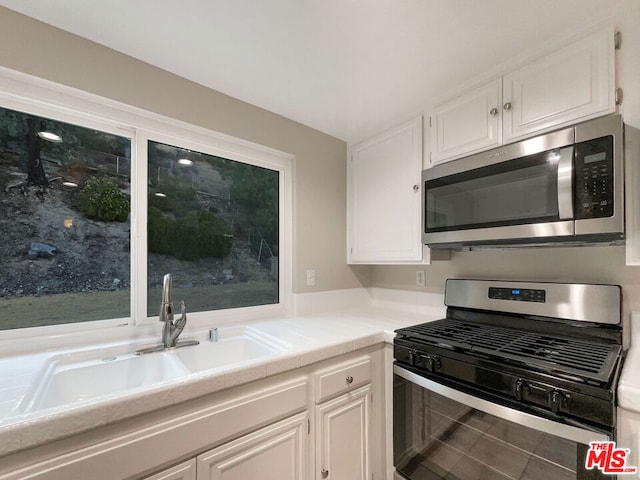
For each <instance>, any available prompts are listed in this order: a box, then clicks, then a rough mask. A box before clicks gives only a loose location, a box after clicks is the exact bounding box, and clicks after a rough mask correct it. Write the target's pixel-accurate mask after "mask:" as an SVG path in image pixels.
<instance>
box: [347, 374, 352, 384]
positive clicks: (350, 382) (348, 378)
mask: <svg viewBox="0 0 640 480" xmlns="http://www.w3.org/2000/svg"><path fill="white" fill-rule="evenodd" d="M347 383H348V384H349V385H351V384H352V383H353V377H352V376H351V375H349V376H348V377H347Z"/></svg>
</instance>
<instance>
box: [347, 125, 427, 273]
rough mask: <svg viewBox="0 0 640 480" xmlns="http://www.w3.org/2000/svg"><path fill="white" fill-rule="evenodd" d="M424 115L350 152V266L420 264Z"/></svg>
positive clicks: (348, 222) (357, 146)
mask: <svg viewBox="0 0 640 480" xmlns="http://www.w3.org/2000/svg"><path fill="white" fill-rule="evenodd" d="M421 172H422V117H418V118H416V119H414V120H412V121H411V122H408V123H405V124H403V125H401V126H399V127H397V128H394V129H393V130H390V131H388V132H386V133H384V134H382V135H378V136H377V137H375V138H372V139H370V140H368V141H366V142H363V143H360V144H357V145H354V146H353V147H352V148H351V159H350V161H349V162H348V172H347V173H348V208H347V217H348V218H347V229H348V232H349V233H348V234H349V242H348V249H349V251H348V254H347V257H348V260H349V263H412V262H413V263H416V262H420V261H422V253H423V247H422V239H421V226H422V222H421V203H420V202H421V200H420V198H421V195H420V175H421Z"/></svg>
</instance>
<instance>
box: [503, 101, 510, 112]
mask: <svg viewBox="0 0 640 480" xmlns="http://www.w3.org/2000/svg"><path fill="white" fill-rule="evenodd" d="M502 108H504V109H505V110H506V111H507V112H508V111H509V110H511V102H507V103H505V104H504V105H503V106H502Z"/></svg>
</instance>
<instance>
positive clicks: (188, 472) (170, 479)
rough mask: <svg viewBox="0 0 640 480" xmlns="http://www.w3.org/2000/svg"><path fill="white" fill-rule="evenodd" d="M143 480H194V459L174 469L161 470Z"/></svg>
mask: <svg viewBox="0 0 640 480" xmlns="http://www.w3.org/2000/svg"><path fill="white" fill-rule="evenodd" d="M145 480H196V459H195V458H193V459H191V460H189V461H186V462H184V463H181V464H180V465H176V466H175V467H171V468H168V469H167V470H163V471H162V472H160V473H156V474H155V475H152V476H150V477H146V478H145Z"/></svg>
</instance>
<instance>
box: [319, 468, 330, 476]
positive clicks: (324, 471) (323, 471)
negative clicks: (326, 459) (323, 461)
mask: <svg viewBox="0 0 640 480" xmlns="http://www.w3.org/2000/svg"><path fill="white" fill-rule="evenodd" d="M320 475H322V478H327V477H328V476H329V470H325V469H324V468H323V469H322V470H320Z"/></svg>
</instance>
